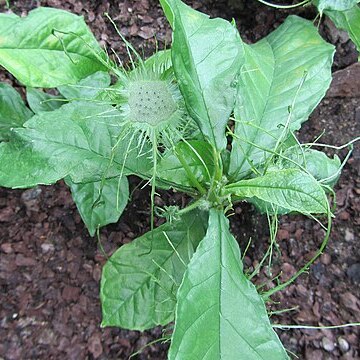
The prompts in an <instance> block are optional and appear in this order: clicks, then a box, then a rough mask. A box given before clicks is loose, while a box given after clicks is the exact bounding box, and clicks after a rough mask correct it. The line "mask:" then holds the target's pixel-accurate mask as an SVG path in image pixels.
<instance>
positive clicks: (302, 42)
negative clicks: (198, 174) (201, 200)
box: [229, 16, 334, 180]
mask: <svg viewBox="0 0 360 360" xmlns="http://www.w3.org/2000/svg"><path fill="white" fill-rule="evenodd" d="M333 54H334V47H333V46H332V45H330V44H328V43H326V42H325V41H324V40H323V39H322V38H321V37H320V35H319V34H318V32H317V29H316V28H315V27H314V26H313V24H312V23H311V22H310V21H308V20H304V19H301V18H299V17H296V16H289V17H288V18H287V19H286V21H285V23H284V24H283V25H281V26H280V27H279V28H278V29H277V30H275V31H274V32H273V33H272V34H270V35H269V36H267V37H266V38H265V39H263V40H261V41H259V42H258V43H256V44H255V45H251V46H250V45H246V46H245V56H246V60H245V65H244V67H243V68H242V71H241V76H240V80H239V85H238V87H239V93H238V98H237V104H236V106H235V110H234V113H235V118H236V121H235V123H236V125H235V138H234V139H233V149H232V152H231V160H230V170H229V171H230V175H231V178H232V179H233V180H239V179H241V178H243V177H244V176H246V175H247V174H248V173H249V171H250V170H251V168H252V167H256V166H257V165H259V164H260V163H262V162H264V160H265V159H266V158H267V157H268V156H270V155H272V154H270V153H267V152H266V150H267V149H269V150H270V151H271V150H275V149H274V147H275V146H276V144H277V142H278V140H279V138H280V140H281V139H282V138H283V140H286V138H287V134H288V132H289V130H297V129H299V128H300V126H301V124H302V123H303V122H304V121H305V120H307V118H308V116H309V115H310V113H311V112H312V111H313V109H314V108H315V107H316V105H317V104H318V103H319V102H320V100H321V99H322V98H323V96H324V95H325V93H326V90H327V89H328V87H329V85H330V82H331V64H332V58H333Z"/></svg>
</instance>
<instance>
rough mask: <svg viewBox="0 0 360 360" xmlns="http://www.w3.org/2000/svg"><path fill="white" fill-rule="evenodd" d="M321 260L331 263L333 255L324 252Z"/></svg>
mask: <svg viewBox="0 0 360 360" xmlns="http://www.w3.org/2000/svg"><path fill="white" fill-rule="evenodd" d="M320 261H321V262H322V263H323V264H324V265H329V264H330V263H331V256H330V255H329V254H327V253H325V254H322V255H321V258H320Z"/></svg>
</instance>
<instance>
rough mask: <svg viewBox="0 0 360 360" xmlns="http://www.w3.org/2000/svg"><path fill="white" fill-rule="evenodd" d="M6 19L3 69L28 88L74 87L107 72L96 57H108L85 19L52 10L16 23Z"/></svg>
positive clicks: (1, 39) (0, 29)
mask: <svg viewBox="0 0 360 360" xmlns="http://www.w3.org/2000/svg"><path fill="white" fill-rule="evenodd" d="M4 17H5V16H4V15H3V16H2V17H1V21H0V34H1V36H0V65H2V66H3V67H5V68H6V69H7V70H8V71H9V72H10V73H12V74H13V75H14V76H15V77H16V78H17V79H18V80H19V81H20V82H22V83H23V84H24V85H26V86H29V87H44V88H51V87H57V86H59V85H64V84H74V83H77V82H78V81H79V80H81V79H83V78H84V77H86V76H88V75H90V74H92V73H94V72H96V71H99V70H106V67H105V66H104V65H103V64H102V63H101V62H100V61H99V60H98V59H97V57H96V56H95V55H94V53H97V54H98V55H99V56H100V57H104V55H103V51H102V50H101V48H100V46H99V45H98V43H97V41H96V39H95V37H94V36H93V34H92V33H91V32H90V30H89V29H88V27H87V26H86V24H85V22H84V20H83V18H82V17H80V16H76V15H74V14H71V13H69V12H66V11H63V10H58V9H52V8H38V9H35V10H33V11H31V12H30V13H29V15H28V16H27V17H25V18H20V17H17V18H16V20H15V18H14V16H11V17H10V19H9V20H8V21H3V19H4ZM57 31H58V32H57ZM60 32H62V33H60ZM64 33H66V34H64ZM73 33H75V34H76V35H74V34H73ZM64 47H65V49H64ZM89 47H91V48H92V49H93V50H90V48H89Z"/></svg>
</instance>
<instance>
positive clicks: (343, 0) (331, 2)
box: [313, 0, 358, 13]
mask: <svg viewBox="0 0 360 360" xmlns="http://www.w3.org/2000/svg"><path fill="white" fill-rule="evenodd" d="M357 2H358V0H313V4H314V5H315V6H316V7H317V8H318V10H319V12H320V13H323V11H324V10H337V11H344V10H349V9H351V8H352V7H353V6H355V5H356V4H357Z"/></svg>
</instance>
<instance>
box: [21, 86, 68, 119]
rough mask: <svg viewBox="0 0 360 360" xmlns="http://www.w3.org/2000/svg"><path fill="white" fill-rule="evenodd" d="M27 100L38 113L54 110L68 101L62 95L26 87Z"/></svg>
mask: <svg viewBox="0 0 360 360" xmlns="http://www.w3.org/2000/svg"><path fill="white" fill-rule="evenodd" d="M26 100H27V102H28V104H29V107H30V109H31V110H32V111H33V112H34V113H35V114H38V113H40V112H44V111H53V110H56V109H58V108H59V107H61V106H62V105H64V104H65V103H66V101H61V100H65V99H64V98H63V97H62V96H55V95H50V94H48V93H45V92H43V91H41V90H37V89H34V88H26Z"/></svg>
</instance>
